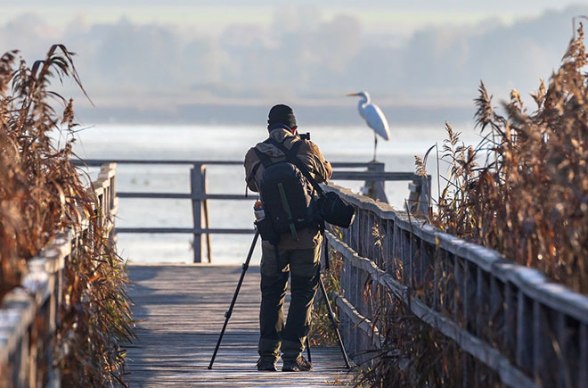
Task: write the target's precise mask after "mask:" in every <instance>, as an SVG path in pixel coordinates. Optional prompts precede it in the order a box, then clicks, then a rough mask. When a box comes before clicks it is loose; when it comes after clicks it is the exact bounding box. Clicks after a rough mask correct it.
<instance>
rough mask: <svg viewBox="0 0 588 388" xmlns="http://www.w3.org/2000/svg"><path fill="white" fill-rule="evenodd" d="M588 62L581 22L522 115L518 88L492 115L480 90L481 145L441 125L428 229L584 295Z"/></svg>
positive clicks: (587, 289)
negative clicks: (439, 182)
mask: <svg viewBox="0 0 588 388" xmlns="http://www.w3.org/2000/svg"><path fill="white" fill-rule="evenodd" d="M587 64H588V55H587V53H586V49H585V47H584V32H583V27H582V24H580V25H579V27H578V29H577V33H576V34H575V36H574V37H573V38H572V40H571V41H570V43H569V46H568V49H567V51H566V53H565V55H564V56H563V60H562V64H561V67H560V68H559V69H558V70H557V71H556V72H555V73H554V74H553V75H552V76H551V79H550V81H549V84H548V85H547V86H546V85H545V83H543V82H541V84H540V85H539V88H538V90H537V91H536V92H535V93H533V94H532V97H533V100H534V104H535V106H534V107H533V108H532V109H529V108H527V107H526V106H525V104H524V103H523V100H522V98H521V96H520V94H519V92H518V91H516V90H513V91H512V92H511V95H510V100H509V101H508V102H504V103H502V107H503V108H504V111H505V114H504V115H501V114H499V113H497V111H496V110H495V109H494V107H493V105H492V96H491V95H490V94H489V93H488V91H487V89H486V87H485V85H484V84H483V83H481V84H480V88H479V97H478V98H477V99H476V105H477V109H478V110H477V112H476V120H477V125H478V127H479V128H480V131H481V134H482V136H483V140H482V141H481V142H480V143H479V144H478V145H477V146H475V147H473V146H466V145H464V144H463V143H460V141H459V134H458V133H456V132H455V131H454V130H453V129H452V128H451V126H449V125H447V133H448V138H447V139H446V141H445V144H444V147H443V151H444V155H443V160H446V161H448V162H449V164H450V170H449V171H450V172H449V175H448V176H447V177H444V178H442V179H444V180H445V182H446V185H445V187H444V188H443V189H442V191H441V193H440V196H439V200H438V206H437V211H436V212H435V213H433V215H432V222H433V223H434V224H435V225H436V226H437V227H439V228H441V229H443V230H445V231H447V232H449V233H451V234H455V235H458V236H461V237H464V238H466V239H468V240H472V241H475V242H477V243H480V244H482V245H484V246H487V247H491V248H493V249H496V250H498V251H499V252H501V253H503V254H504V255H505V256H506V257H507V258H509V259H512V260H515V261H517V262H518V263H519V264H522V265H526V266H533V267H536V268H538V269H540V270H542V271H543V272H545V273H546V274H547V275H548V276H550V277H551V278H553V279H554V280H556V281H558V282H561V283H564V284H566V285H568V286H569V287H571V288H572V289H573V290H575V291H578V292H582V293H588V259H587V257H588V165H587V163H588V73H586V65H587Z"/></svg>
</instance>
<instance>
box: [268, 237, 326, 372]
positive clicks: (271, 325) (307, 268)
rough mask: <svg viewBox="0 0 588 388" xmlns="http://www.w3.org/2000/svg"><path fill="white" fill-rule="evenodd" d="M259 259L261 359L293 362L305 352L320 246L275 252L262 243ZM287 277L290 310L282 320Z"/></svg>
mask: <svg viewBox="0 0 588 388" xmlns="http://www.w3.org/2000/svg"><path fill="white" fill-rule="evenodd" d="M262 246H263V253H262V258H261V308H260V311H259V326H260V339H259V347H258V352H259V355H260V356H261V357H264V358H265V357H267V358H271V359H273V360H277V359H278V357H279V356H280V350H281V351H282V353H283V359H284V360H294V359H296V357H298V356H299V355H300V354H301V353H302V352H303V351H304V347H305V346H304V342H305V340H306V336H307V335H308V331H309V329H310V317H311V311H312V302H313V298H314V295H315V293H316V290H317V286H318V276H319V261H320V244H319V245H318V246H317V247H315V248H312V249H288V250H278V252H277V255H278V257H277V258H276V250H275V248H274V247H273V246H272V245H270V244H268V243H266V242H264V243H263V245H262ZM288 278H290V295H291V298H290V307H289V309H288V316H287V318H286V320H284V311H283V305H284V299H285V297H286V290H287V284H288Z"/></svg>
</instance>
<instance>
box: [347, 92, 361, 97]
mask: <svg viewBox="0 0 588 388" xmlns="http://www.w3.org/2000/svg"><path fill="white" fill-rule="evenodd" d="M346 96H347V97H356V96H359V93H347V94H346Z"/></svg>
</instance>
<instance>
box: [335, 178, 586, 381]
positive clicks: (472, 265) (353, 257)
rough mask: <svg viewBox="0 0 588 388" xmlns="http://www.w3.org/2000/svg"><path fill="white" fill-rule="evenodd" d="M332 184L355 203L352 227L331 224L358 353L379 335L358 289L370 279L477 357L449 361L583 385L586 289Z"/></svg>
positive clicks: (514, 376) (351, 346) (351, 347)
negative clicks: (571, 286)
mask: <svg viewBox="0 0 588 388" xmlns="http://www.w3.org/2000/svg"><path fill="white" fill-rule="evenodd" d="M330 189H331V190H336V191H338V192H339V193H340V194H341V195H342V196H343V197H344V198H345V199H346V200H347V201H348V202H349V203H351V204H353V205H354V206H355V207H356V209H357V217H356V220H355V222H354V224H353V225H352V226H351V228H349V229H347V230H342V231H338V230H337V231H336V233H329V234H328V241H329V246H330V248H331V249H332V250H334V251H336V252H339V253H340V254H341V255H342V257H343V260H344V264H343V270H342V278H341V286H342V289H343V291H342V294H341V295H340V296H339V297H338V298H337V305H338V307H339V308H340V315H341V317H340V319H341V325H342V333H343V338H344V340H345V343H346V346H347V348H348V351H349V352H350V353H351V355H352V357H354V359H355V360H356V361H358V362H362V361H365V354H366V351H367V350H374V349H376V348H377V347H378V346H380V344H381V342H380V341H381V338H380V333H378V330H377V325H374V324H373V320H374V311H376V309H377V306H376V304H377V301H375V300H369V299H366V298H365V297H364V296H362V295H366V294H365V293H364V292H362V291H364V290H365V287H367V286H368V285H370V284H371V285H379V286H381V287H384V289H386V290H387V291H388V292H389V293H391V294H392V295H393V296H394V297H393V300H394V301H395V303H401V304H402V305H404V306H405V308H406V309H408V310H409V311H410V312H411V313H412V314H414V316H416V317H418V318H419V319H420V320H422V321H423V322H425V323H427V324H428V325H430V326H431V327H433V328H435V329H437V330H438V331H439V332H441V333H442V334H444V335H445V336H447V337H449V338H451V339H452V340H453V341H455V343H456V344H457V345H458V346H459V347H460V348H461V349H462V350H463V351H465V352H467V353H469V354H470V355H472V356H473V357H475V359H477V360H478V361H477V362H475V363H473V365H472V364H471V363H467V362H464V363H461V365H455V366H454V367H455V368H465V369H466V370H465V371H464V376H476V375H477V374H476V370H475V369H476V368H481V367H484V368H488V367H489V368H491V369H492V370H494V371H495V373H496V374H497V375H498V376H499V378H500V380H501V381H502V383H504V384H505V385H507V386H512V387H532V386H536V385H537V386H545V387H552V386H553V387H555V386H565V387H587V386H588V297H586V296H584V295H580V294H577V293H574V292H572V291H570V290H569V289H567V288H565V287H563V286H561V285H559V284H555V283H552V282H550V281H549V280H547V279H546V278H545V277H544V276H543V275H542V274H541V273H540V272H539V271H537V270H535V269H531V268H526V267H522V266H519V265H516V264H514V263H513V262H512V261H509V260H508V259H507V258H504V257H502V256H501V255H500V254H498V253H497V252H495V251H493V250H490V249H486V248H483V247H481V246H478V245H475V244H471V243H468V242H466V241H463V240H461V239H459V238H456V237H454V236H451V235H448V234H445V233H442V232H440V231H439V230H436V229H435V228H433V227H431V226H430V225H427V224H426V223H425V222H424V221H423V220H422V219H415V218H414V217H410V216H409V215H408V214H406V213H405V212H399V211H395V210H393V209H392V208H391V207H390V206H388V205H386V204H383V203H376V202H374V201H372V200H370V199H369V198H366V197H362V196H358V195H355V194H353V193H351V192H350V191H349V190H346V189H342V188H332V187H331V188H330ZM483 364H485V366H484V365H483ZM468 368H469V369H472V370H469V371H468V370H467V369H468ZM470 372H471V373H470ZM479 384H481V382H480V381H464V382H463V386H464V387H465V386H478V385H479Z"/></svg>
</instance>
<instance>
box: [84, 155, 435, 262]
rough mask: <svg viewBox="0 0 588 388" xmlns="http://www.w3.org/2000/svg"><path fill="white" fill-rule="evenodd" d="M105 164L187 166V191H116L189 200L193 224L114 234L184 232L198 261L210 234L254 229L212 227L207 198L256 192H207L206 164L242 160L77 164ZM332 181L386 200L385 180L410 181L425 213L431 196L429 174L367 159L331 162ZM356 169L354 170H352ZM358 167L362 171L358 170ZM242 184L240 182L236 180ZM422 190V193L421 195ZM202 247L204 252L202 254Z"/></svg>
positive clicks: (133, 195)
mask: <svg viewBox="0 0 588 388" xmlns="http://www.w3.org/2000/svg"><path fill="white" fill-rule="evenodd" d="M105 163H116V164H120V165H144V166H189V167H190V192H188V193H169V192H120V191H119V192H118V193H117V195H118V197H119V198H132V199H162V200H169V199H185V200H190V201H191V203H192V220H193V226H192V227H188V228H186V227H139V226H137V227H117V228H116V233H130V234H132V233H137V234H139V233H152V234H170V233H174V234H176V233H180V234H181V233H185V234H192V235H193V251H194V259H193V260H194V262H195V263H201V262H202V261H203V257H204V256H206V260H207V261H208V262H209V263H210V262H212V260H213V259H212V255H211V246H210V245H211V243H210V235H211V234H253V233H254V230H253V228H246V229H245V228H211V227H210V222H209V220H210V217H209V208H208V201H217V200H221V201H240V200H248V201H251V200H252V198H255V197H254V196H256V195H257V194H256V193H253V195H251V196H249V197H246V196H245V195H244V194H222V193H220V194H217V193H214V194H213V193H209V192H208V188H207V169H206V167H207V166H239V167H240V168H243V162H242V161H227V160H224V161H223V160H132V159H99V160H98V159H90V160H85V161H84V162H83V163H78V165H86V166H89V167H96V166H101V165H103V164H105ZM333 169H334V172H333V177H332V180H344V181H365V182H366V184H367V185H371V186H372V187H374V193H375V195H376V196H377V197H379V198H380V199H382V200H385V198H386V197H385V191H384V182H386V181H408V182H411V183H410V185H409V187H410V189H411V196H410V198H409V204H410V206H412V207H413V208H414V209H415V210H416V209H417V208H418V209H420V211H422V212H426V209H428V206H429V198H430V187H431V185H430V177H422V176H418V175H416V174H414V173H411V172H387V171H385V166H384V164H383V163H379V162H368V163H357V162H335V163H333ZM352 169H355V170H352ZM357 169H361V170H357ZM239 183H241V182H239ZM421 193H425V194H424V195H421ZM204 248H206V252H207V254H206V255H204V254H203V252H204Z"/></svg>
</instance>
